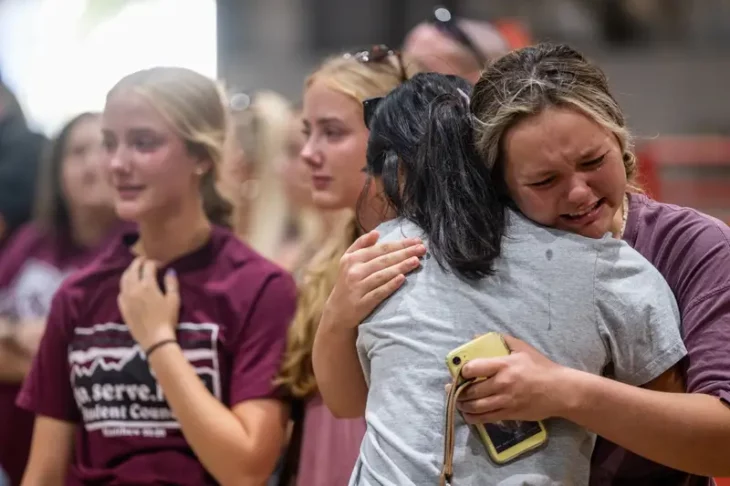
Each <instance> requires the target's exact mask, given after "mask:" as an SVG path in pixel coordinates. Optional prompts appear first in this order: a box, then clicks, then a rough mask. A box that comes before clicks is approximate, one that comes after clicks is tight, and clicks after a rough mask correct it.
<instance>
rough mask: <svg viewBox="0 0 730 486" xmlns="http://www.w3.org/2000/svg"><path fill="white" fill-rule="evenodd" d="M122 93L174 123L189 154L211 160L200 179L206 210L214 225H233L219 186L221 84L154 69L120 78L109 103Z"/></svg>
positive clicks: (224, 121)
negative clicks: (140, 100)
mask: <svg viewBox="0 0 730 486" xmlns="http://www.w3.org/2000/svg"><path fill="white" fill-rule="evenodd" d="M123 90H129V91H131V92H134V93H136V94H138V95H140V96H142V97H144V98H145V99H146V100H147V101H148V102H149V103H150V104H151V105H152V106H153V107H154V108H155V109H156V110H157V111H158V112H159V113H160V114H161V115H162V116H163V117H164V118H165V119H166V120H167V122H168V123H170V124H171V125H172V127H173V128H174V129H175V130H176V132H177V134H178V136H180V137H181V138H182V139H183V140H184V141H185V143H186V145H187V147H188V150H189V151H190V152H191V153H193V154H195V155H198V156H200V157H201V158H204V159H207V160H210V161H211V163H212V167H211V170H209V171H208V172H207V173H206V174H204V175H203V177H202V179H201V181H200V192H201V196H202V199H203V209H204V210H205V214H206V216H207V217H208V219H209V220H210V221H211V222H213V223H215V224H218V225H222V226H227V227H229V226H230V216H231V213H232V211H233V206H232V205H231V203H230V202H229V201H227V200H226V199H225V198H224V197H223V196H221V195H220V193H219V192H218V189H217V188H216V185H215V183H216V179H217V174H218V170H219V167H220V164H221V161H222V159H223V144H224V142H225V137H226V124H227V115H226V107H225V102H224V100H225V96H224V95H223V93H222V91H221V90H220V88H219V86H218V84H217V83H216V82H215V81H213V80H211V79H209V78H207V77H205V76H203V75H202V74H199V73H197V72H195V71H192V70H190V69H186V68H180V67H154V68H151V69H145V70H142V71H137V72H135V73H132V74H130V75H128V76H125V77H124V78H122V79H121V80H120V81H119V82H118V83H117V84H116V85H115V86H114V87H113V88H112V89H111V90H110V91H109V94H108V95H107V99H109V98H111V97H112V96H113V95H114V94H115V93H117V92H119V91H123Z"/></svg>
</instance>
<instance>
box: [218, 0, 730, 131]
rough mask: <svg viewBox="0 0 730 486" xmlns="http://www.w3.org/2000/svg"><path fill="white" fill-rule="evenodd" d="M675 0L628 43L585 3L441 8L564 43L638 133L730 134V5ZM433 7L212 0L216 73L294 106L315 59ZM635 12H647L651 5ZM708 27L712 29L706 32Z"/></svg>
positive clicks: (396, 28) (390, 32) (375, 38)
mask: <svg viewBox="0 0 730 486" xmlns="http://www.w3.org/2000/svg"><path fill="white" fill-rule="evenodd" d="M603 1H604V0H601V2H603ZM605 1H608V0H605ZM611 1H615V0H611ZM627 1H628V0H627ZM647 1H648V0H647ZM683 1H684V2H685V3H682V2H679V3H677V2H674V0H672V5H674V8H678V7H677V5H680V6H683V7H682V8H684V9H685V10H682V11H680V12H679V13H677V12H675V14H676V15H674V17H672V15H670V14H671V13H672V11H671V9H669V8H668V6H669V4H665V3H662V2H659V3H658V5H659V7H658V9H657V12H659V13H652V12H651V11H649V12H648V13H646V12H644V13H642V15H645V16H648V18H649V19H653V18H654V17H652V15H655V16H656V18H655V22H654V23H651V24H647V25H644V26H643V27H642V26H641V25H639V24H637V26H635V27H636V29H635V30H637V32H639V33H642V32H643V33H644V34H645V35H638V36H637V39H636V40H635V42H634V43H633V44H632V43H631V42H629V43H627V44H626V45H612V44H609V43H607V42H601V41H599V40H598V39H599V38H600V37H601V32H602V29H603V28H605V26H604V25H602V23H601V19H602V18H603V17H601V15H603V13H602V12H601V11H598V12H597V11H596V10H595V7H596V5H598V4H600V3H601V2H596V1H593V0H542V1H540V2H536V1H534V0H509V1H492V2H483V1H477V0H464V1H461V2H457V1H453V0H452V1H451V2H440V3H451V4H452V5H456V6H457V7H458V8H459V9H460V11H461V12H462V13H463V14H464V15H467V16H473V17H475V18H485V19H488V18H491V17H492V16H496V15H503V16H504V15H506V16H517V17H520V18H523V19H526V20H527V21H528V22H529V23H530V25H531V27H532V29H533V30H534V32H535V35H536V37H537V38H538V39H553V40H565V39H567V40H569V41H570V42H571V43H572V44H574V45H575V46H576V47H578V48H579V49H582V50H584V51H585V52H586V53H587V54H588V55H589V56H590V57H591V58H593V59H595V60H596V61H597V62H598V63H599V64H600V65H601V66H603V68H604V69H605V71H606V72H607V74H608V76H609V78H610V82H611V85H612V87H613V90H614V93H615V95H616V97H617V98H618V99H619V101H620V102H621V104H622V106H623V107H624V109H625V111H626V112H627V114H628V116H629V122H630V124H631V127H632V128H633V129H634V131H635V132H636V133H637V134H638V135H641V136H654V135H657V134H675V133H697V132H708V131H710V132H713V131H714V132H717V131H720V130H724V131H725V132H726V133H730V97H728V96H727V91H728V90H727V87H728V86H729V83H728V81H727V80H728V79H730V1H728V0H683ZM396 3H397V5H396ZM630 3H631V2H630V1H629V2H628V3H627V5H629V4H630ZM650 3H657V2H650ZM434 4H435V2H428V1H426V0H409V1H407V0H399V2H394V1H392V0H364V1H355V0H246V1H238V0H219V2H218V5H219V8H218V19H219V28H218V32H219V34H218V35H219V53H218V55H219V62H218V65H219V70H220V75H221V77H223V78H224V79H226V80H227V82H228V83H230V84H233V85H236V86H237V87H239V88H247V89H258V88H264V87H265V88H270V89H274V90H277V91H280V92H282V93H284V94H285V95H287V96H289V97H291V98H292V99H294V100H299V99H300V97H301V89H302V82H303V80H304V78H305V77H306V75H307V73H309V72H310V71H311V70H312V69H313V68H314V67H315V66H316V65H317V63H318V62H319V61H320V60H321V58H322V57H324V56H325V55H327V54H331V53H335V52H339V51H342V50H343V49H348V48H353V47H356V46H357V47H360V46H363V45H367V44H372V43H376V42H383V41H388V42H390V43H391V45H394V44H396V42H393V41H392V39H402V38H403V36H404V34H405V32H407V30H408V28H410V27H411V26H413V25H415V24H416V23H417V22H418V21H419V19H423V18H426V17H428V16H429V15H430V12H431V9H432V8H433V5H434ZM642 5H644V6H645V7H646V8H647V9H648V8H649V3H647V4H642ZM663 6H664V7H667V8H663ZM703 7H704V8H703ZM677 16H680V17H681V16H684V17H686V21H685V22H684V24H683V25H684V26H683V30H682V31H681V32H680V31H676V30H677V26H676V22H677V21H676V18H675V17H677ZM665 17H666V18H665ZM718 17H720V18H721V19H723V18H724V19H726V21H721V20H718ZM641 18H642V17H638V19H639V20H637V22H640V21H641ZM703 22H704V23H703ZM708 22H710V23H711V24H712V25H715V26H716V27H717V26H719V28H717V29H715V30H711V29H709V28H707V25H710V24H707V23H708ZM672 29H674V30H675V31H676V32H675V33H674V34H673V35H674V36H672V34H671V30H672ZM723 29H725V30H723ZM644 31H646V32H644ZM667 32H670V33H669V34H667Z"/></svg>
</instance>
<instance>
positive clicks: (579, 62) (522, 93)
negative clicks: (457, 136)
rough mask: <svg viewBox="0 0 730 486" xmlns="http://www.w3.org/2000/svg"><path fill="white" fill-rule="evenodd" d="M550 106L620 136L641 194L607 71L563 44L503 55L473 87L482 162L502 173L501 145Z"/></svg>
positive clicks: (628, 138)
mask: <svg viewBox="0 0 730 486" xmlns="http://www.w3.org/2000/svg"><path fill="white" fill-rule="evenodd" d="M550 106H563V107H570V108H573V109H576V110H578V111H580V112H581V113H583V114H584V115H586V116H588V117H589V118H591V119H592V120H593V121H595V122H596V123H598V124H599V125H601V126H603V127H605V128H606V129H608V130H610V131H611V132H612V133H613V134H614V135H615V137H616V140H617V141H618V143H619V147H620V149H621V152H622V156H623V162H624V168H625V170H626V177H627V179H628V181H629V189H630V190H634V191H640V187H639V185H638V183H637V182H636V175H637V163H636V156H635V154H634V152H633V143H632V138H631V134H630V133H629V130H628V128H627V127H626V119H625V117H624V114H623V112H622V111H621V108H620V107H619V105H618V103H617V102H616V100H615V99H614V97H613V96H612V95H611V92H610V90H609V87H608V80H607V78H606V75H605V74H604V72H603V71H602V70H601V69H600V68H599V67H598V66H596V65H595V64H593V63H591V62H589V61H588V60H587V59H586V58H585V57H583V55H582V54H580V53H579V52H578V51H576V50H574V49H572V48H571V47H569V46H567V45H563V44H558V45H555V44H548V43H543V44H538V45H535V46H530V47H525V48H523V49H519V50H516V51H512V52H510V53H509V54H507V55H505V56H503V57H502V58H500V59H499V60H497V61H496V62H495V63H494V64H492V65H491V66H490V67H488V68H487V69H486V70H485V71H484V72H483V73H482V75H481V78H480V79H479V81H478V82H477V84H476V85H475V86H474V90H473V92H472V97H471V112H472V114H473V115H474V117H475V118H476V122H477V123H476V142H477V150H478V151H479V153H480V155H481V157H482V159H483V160H484V162H485V163H486V164H487V165H488V166H489V167H490V168H492V169H494V170H496V171H497V174H499V173H500V172H501V171H503V170H504V169H503V163H504V160H503V157H504V154H503V152H502V151H503V147H502V140H503V138H504V136H505V134H506V133H507V131H508V130H509V129H510V128H511V127H513V126H514V125H515V124H516V123H517V122H518V121H520V120H522V119H524V118H526V117H529V116H533V115H537V114H539V113H541V112H542V111H543V110H544V109H545V108H548V107H550Z"/></svg>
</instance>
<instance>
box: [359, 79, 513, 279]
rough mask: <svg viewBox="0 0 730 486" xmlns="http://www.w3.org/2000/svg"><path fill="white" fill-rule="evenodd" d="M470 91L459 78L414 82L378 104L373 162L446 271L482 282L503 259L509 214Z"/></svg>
mask: <svg viewBox="0 0 730 486" xmlns="http://www.w3.org/2000/svg"><path fill="white" fill-rule="evenodd" d="M470 92H471V87H470V85H469V84H468V83H467V82H466V81H465V80H463V79H461V78H458V77H456V76H447V75H442V74H436V73H424V74H418V75H416V76H414V77H413V78H412V79H411V80H409V81H407V82H405V83H404V84H402V85H401V86H399V87H398V88H396V89H395V90H394V91H392V92H391V93H390V94H389V95H388V96H387V97H385V98H384V99H383V100H382V101H381V102H380V103H379V104H378V107H377V109H376V110H375V112H374V114H373V116H372V120H370V141H369V144H368V157H367V159H368V171H369V172H370V174H371V175H373V176H376V177H381V178H382V183H383V187H384V192H385V196H386V198H387V199H388V202H389V203H390V205H391V206H392V207H393V208H394V209H395V212H396V214H397V215H398V216H399V217H403V218H406V219H409V220H411V221H412V222H414V223H415V224H417V225H418V226H419V227H420V228H421V229H423V230H424V232H425V233H426V236H427V238H428V240H429V242H430V250H431V253H432V254H433V256H434V257H435V258H436V261H437V262H438V263H439V265H441V266H442V267H446V266H448V267H450V268H451V269H452V270H453V271H455V272H456V273H458V274H460V275H462V276H463V277H466V278H469V279H478V278H481V277H484V276H486V275H489V274H491V272H492V270H493V263H494V260H495V259H496V258H497V257H498V256H499V254H500V249H501V240H502V236H503V234H504V228H505V215H504V204H503V202H502V201H501V200H500V197H499V194H498V191H497V190H496V188H495V187H494V186H493V184H492V183H491V177H490V173H489V170H488V168H487V167H486V166H485V165H484V164H483V163H482V162H481V161H480V159H479V157H478V155H477V153H476V150H475V144H474V136H473V127H472V124H471V117H470V114H469V100H468V96H469V93H470Z"/></svg>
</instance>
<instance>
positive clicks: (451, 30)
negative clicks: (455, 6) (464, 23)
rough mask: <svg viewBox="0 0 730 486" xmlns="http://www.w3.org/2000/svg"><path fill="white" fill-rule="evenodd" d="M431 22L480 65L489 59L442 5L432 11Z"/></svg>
mask: <svg viewBox="0 0 730 486" xmlns="http://www.w3.org/2000/svg"><path fill="white" fill-rule="evenodd" d="M431 24H433V25H434V26H435V27H436V28H437V29H438V30H439V31H440V32H441V33H443V34H445V35H447V36H448V37H450V38H451V39H453V40H454V41H455V42H457V43H458V44H459V45H460V46H462V47H463V48H465V49H466V50H467V51H469V53H470V54H471V55H472V57H474V59H475V60H476V61H477V62H478V63H479V66H480V67H482V68H483V67H485V66H486V65H487V64H488V62H489V59H487V56H485V55H484V53H483V52H482V51H481V50H479V49H478V48H477V46H476V45H475V44H474V42H472V40H471V37H469V35H467V33H466V32H464V29H462V28H461V27H459V23H458V22H457V21H456V20H455V19H454V18H453V16H452V15H451V12H450V11H449V10H448V9H447V8H444V7H438V8H436V9H435V10H434V11H433V18H432V19H431Z"/></svg>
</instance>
